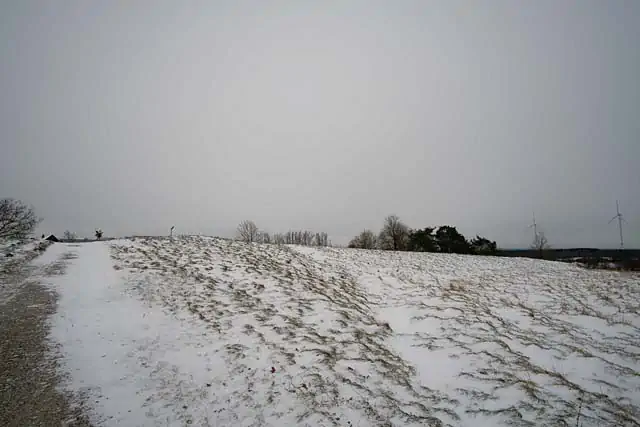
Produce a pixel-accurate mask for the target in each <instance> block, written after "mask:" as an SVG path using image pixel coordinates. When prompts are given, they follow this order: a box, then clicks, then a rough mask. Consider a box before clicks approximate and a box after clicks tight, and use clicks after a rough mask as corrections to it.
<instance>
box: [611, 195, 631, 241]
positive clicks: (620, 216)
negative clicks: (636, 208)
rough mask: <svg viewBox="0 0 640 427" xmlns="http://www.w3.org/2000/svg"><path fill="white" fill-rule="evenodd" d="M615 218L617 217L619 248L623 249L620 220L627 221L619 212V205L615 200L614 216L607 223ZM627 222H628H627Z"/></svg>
mask: <svg viewBox="0 0 640 427" xmlns="http://www.w3.org/2000/svg"><path fill="white" fill-rule="evenodd" d="M615 219H618V230H620V249H624V238H623V237H622V221H624V222H627V221H626V220H625V219H624V218H623V217H622V214H621V213H620V205H619V204H618V201H617V200H616V216H614V217H613V218H611V219H610V220H609V224H611V223H612V222H613V221H614V220H615ZM627 224H628V223H627Z"/></svg>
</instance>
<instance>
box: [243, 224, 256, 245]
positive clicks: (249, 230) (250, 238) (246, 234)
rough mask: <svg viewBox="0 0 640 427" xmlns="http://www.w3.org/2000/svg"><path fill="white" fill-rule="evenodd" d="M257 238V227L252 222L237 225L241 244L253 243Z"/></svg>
mask: <svg viewBox="0 0 640 427" xmlns="http://www.w3.org/2000/svg"><path fill="white" fill-rule="evenodd" d="M257 238H258V226H257V225H256V224H255V223H254V222H253V221H242V222H241V223H240V225H238V239H239V240H242V241H243V242H247V243H251V242H255V241H256V240H257Z"/></svg>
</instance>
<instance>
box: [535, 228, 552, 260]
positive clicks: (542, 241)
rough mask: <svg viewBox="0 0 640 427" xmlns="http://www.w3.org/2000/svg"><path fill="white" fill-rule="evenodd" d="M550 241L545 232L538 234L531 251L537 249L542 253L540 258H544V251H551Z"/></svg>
mask: <svg viewBox="0 0 640 427" xmlns="http://www.w3.org/2000/svg"><path fill="white" fill-rule="evenodd" d="M549 248H550V246H549V241H548V240H547V237H546V236H545V235H544V233H543V232H539V233H536V236H535V238H534V239H533V243H532V244H531V249H535V250H537V251H539V252H540V258H542V257H543V255H544V251H545V250H547V249H549Z"/></svg>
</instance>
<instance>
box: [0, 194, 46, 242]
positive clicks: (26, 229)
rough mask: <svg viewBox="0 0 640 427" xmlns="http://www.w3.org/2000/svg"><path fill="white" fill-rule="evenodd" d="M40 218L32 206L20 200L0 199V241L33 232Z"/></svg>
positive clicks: (23, 236)
mask: <svg viewBox="0 0 640 427" xmlns="http://www.w3.org/2000/svg"><path fill="white" fill-rule="evenodd" d="M41 220H42V219H41V218H39V217H38V216H37V215H36V213H35V210H34V209H33V207H31V206H28V205H26V204H24V203H23V202H21V201H20V200H15V199H10V198H7V199H2V200H0V241H1V240H7V239H16V240H20V239H25V238H27V237H28V236H30V235H31V234H33V231H34V230H35V228H36V226H37V225H38V224H39V223H40V221H41Z"/></svg>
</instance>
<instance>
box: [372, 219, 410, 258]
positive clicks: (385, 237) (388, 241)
mask: <svg viewBox="0 0 640 427" xmlns="http://www.w3.org/2000/svg"><path fill="white" fill-rule="evenodd" d="M408 240H409V227H407V226H406V225H405V224H404V223H403V222H402V221H400V218H398V217H397V216H396V215H389V216H388V217H386V218H385V219H384V225H383V226H382V230H381V231H380V236H379V237H378V245H379V246H380V248H381V249H387V250H393V251H402V250H405V249H406V247H407V242H408Z"/></svg>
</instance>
